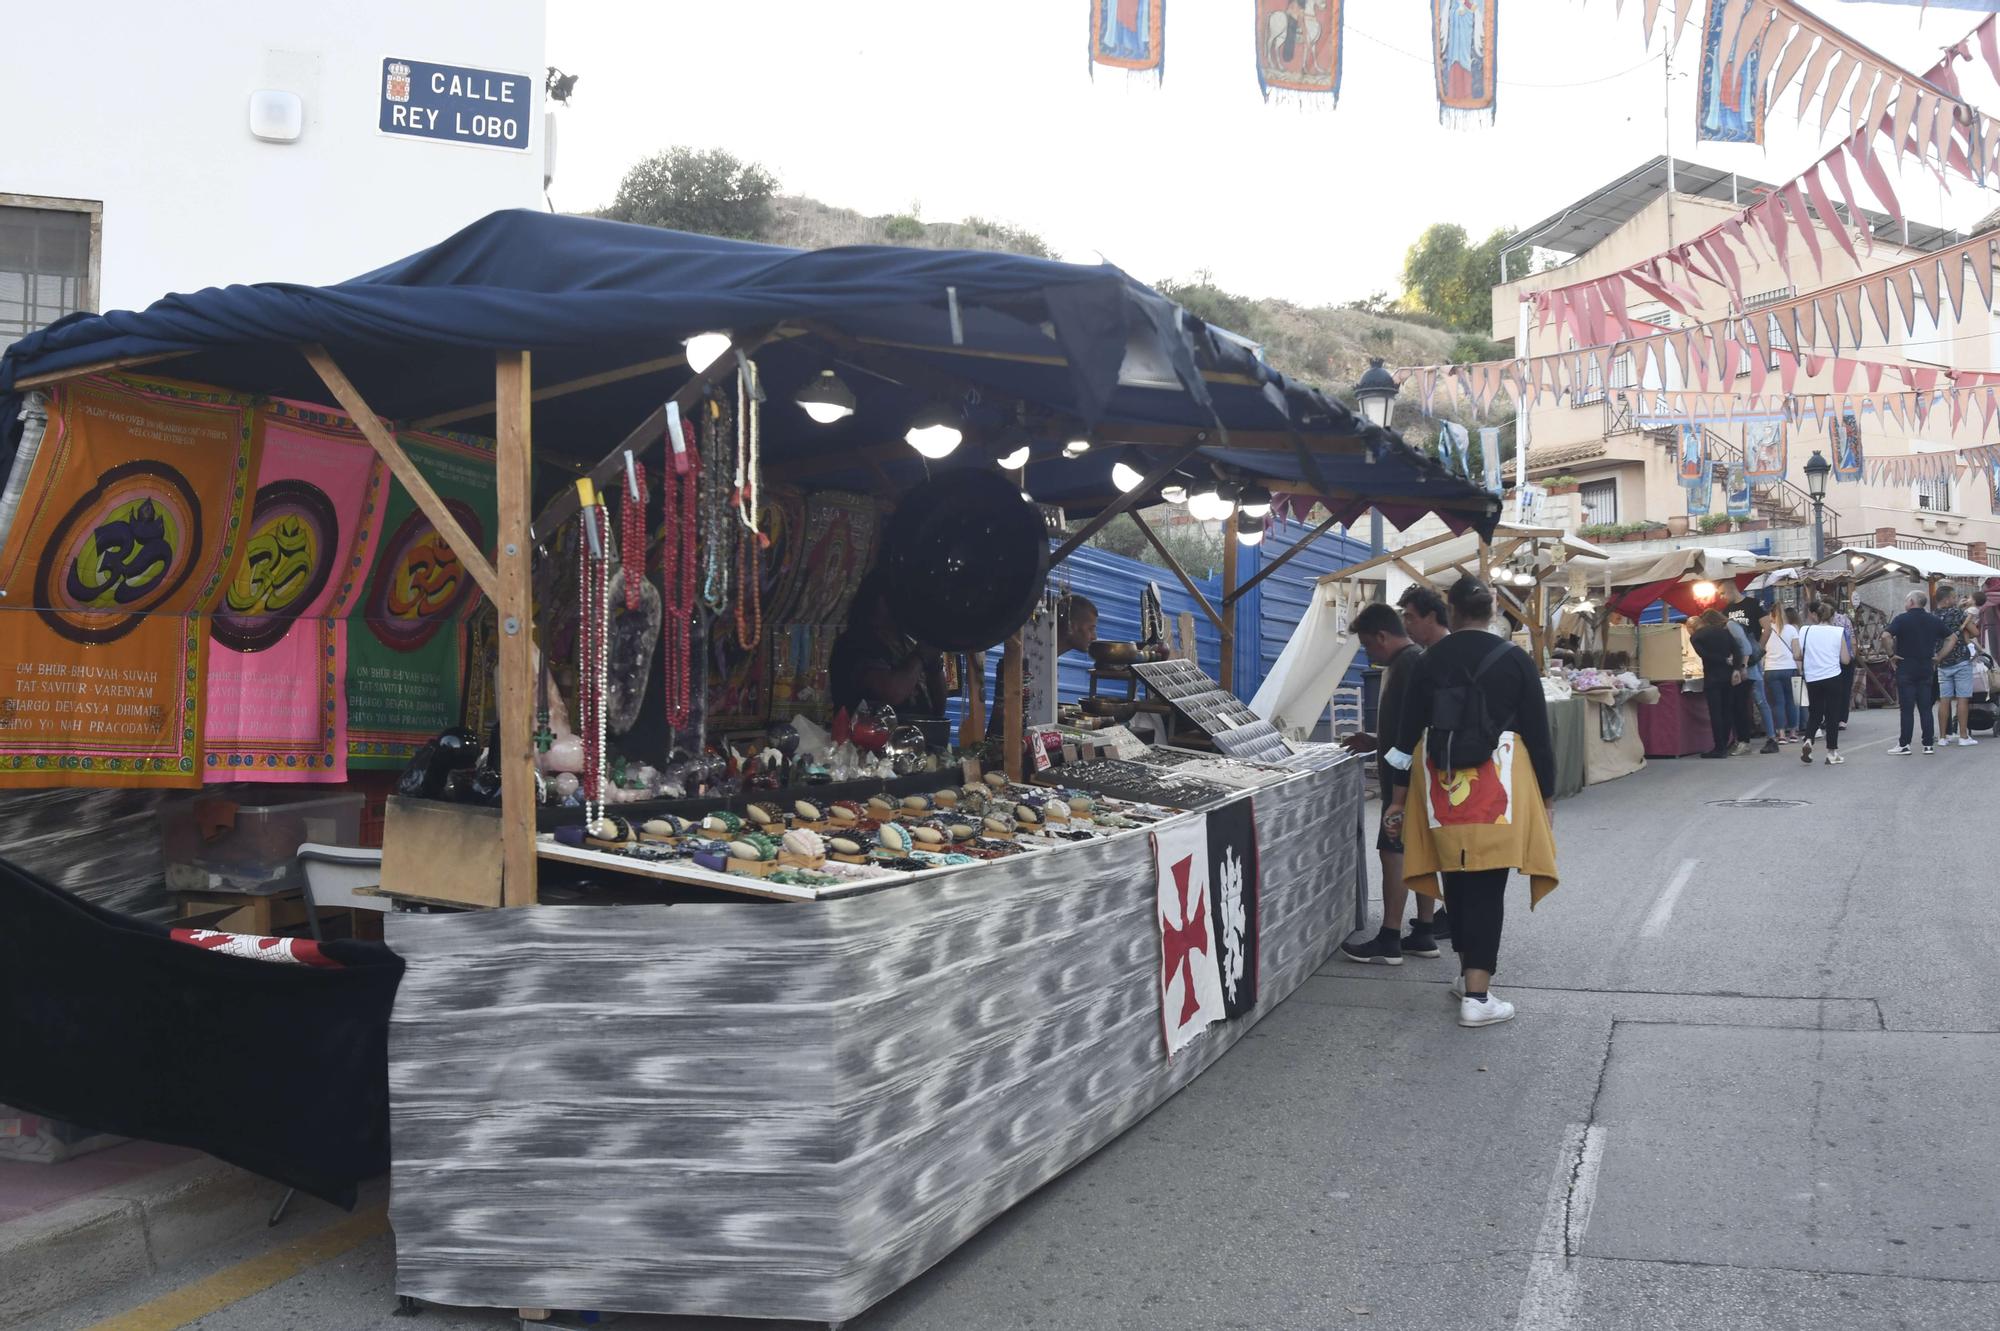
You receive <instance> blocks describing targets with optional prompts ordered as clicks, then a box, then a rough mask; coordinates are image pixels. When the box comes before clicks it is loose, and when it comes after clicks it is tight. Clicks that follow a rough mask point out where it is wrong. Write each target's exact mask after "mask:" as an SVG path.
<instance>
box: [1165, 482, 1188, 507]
mask: <svg viewBox="0 0 2000 1331" xmlns="http://www.w3.org/2000/svg"><path fill="white" fill-rule="evenodd" d="M1187 497H1188V496H1187V487H1186V486H1185V485H1176V484H1174V483H1173V482H1171V481H1170V482H1168V483H1167V484H1165V485H1163V486H1161V487H1160V498H1161V499H1164V500H1165V501H1166V502H1167V503H1169V504H1185V503H1186V502H1187Z"/></svg>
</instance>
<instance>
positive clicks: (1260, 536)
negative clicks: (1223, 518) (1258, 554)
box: [1236, 513, 1264, 545]
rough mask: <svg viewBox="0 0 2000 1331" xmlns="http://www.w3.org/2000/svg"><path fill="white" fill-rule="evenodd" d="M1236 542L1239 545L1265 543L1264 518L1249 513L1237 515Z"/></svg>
mask: <svg viewBox="0 0 2000 1331" xmlns="http://www.w3.org/2000/svg"><path fill="white" fill-rule="evenodd" d="M1236 543H1237V544H1238V545H1262V544H1263V543H1264V520H1263V519H1262V518H1253V517H1251V516H1250V515H1249V514H1248V513H1238V514H1237V515H1236Z"/></svg>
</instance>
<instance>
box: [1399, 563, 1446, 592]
mask: <svg viewBox="0 0 2000 1331" xmlns="http://www.w3.org/2000/svg"><path fill="white" fill-rule="evenodd" d="M1389 562H1390V563H1392V564H1394V565H1395V566H1396V567H1397V568H1399V569H1401V570H1403V572H1404V574H1405V575H1407V576H1408V577H1409V578H1410V580H1411V581H1413V582H1420V583H1422V584H1423V585H1424V586H1426V587H1428V588H1430V589H1431V590H1432V591H1436V590H1437V584H1436V583H1435V582H1432V581H1431V575H1430V574H1428V573H1426V572H1424V571H1423V570H1422V569H1420V568H1418V567H1417V566H1416V565H1414V564H1412V563H1410V562H1409V561H1408V560H1406V559H1404V558H1402V557H1401V555H1400V554H1399V555H1397V556H1396V557H1394V558H1392V559H1390V561H1389Z"/></svg>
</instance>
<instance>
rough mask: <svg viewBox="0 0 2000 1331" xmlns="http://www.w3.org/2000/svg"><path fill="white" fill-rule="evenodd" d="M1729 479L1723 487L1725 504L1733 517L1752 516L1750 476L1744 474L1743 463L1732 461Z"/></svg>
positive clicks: (1728, 473)
mask: <svg viewBox="0 0 2000 1331" xmlns="http://www.w3.org/2000/svg"><path fill="white" fill-rule="evenodd" d="M1726 474H1727V477H1728V479H1727V480H1726V481H1725V482H1724V484H1723V487H1722V493H1723V498H1724V502H1725V506H1726V508H1727V510H1728V513H1729V516H1730V517H1732V518H1747V517H1749V516H1750V478H1749V477H1748V476H1746V475H1744V472H1743V464H1742V463H1741V462H1732V463H1730V464H1729V470H1728V472H1727V473H1726Z"/></svg>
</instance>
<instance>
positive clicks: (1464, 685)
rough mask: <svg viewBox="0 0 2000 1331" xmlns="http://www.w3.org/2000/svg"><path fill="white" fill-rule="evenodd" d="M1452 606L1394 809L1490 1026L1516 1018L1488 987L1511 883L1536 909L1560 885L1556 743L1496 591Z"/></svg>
mask: <svg viewBox="0 0 2000 1331" xmlns="http://www.w3.org/2000/svg"><path fill="white" fill-rule="evenodd" d="M1447 601H1448V603H1449V605H1450V610H1451V628H1452V631H1451V634H1450V636H1448V637H1446V638H1445V639H1444V640H1443V641H1442V642H1440V643H1439V644H1438V645H1437V646H1435V647H1432V648H1429V649H1427V650H1426V651H1425V652H1424V654H1423V656H1422V657H1420V658H1419V659H1418V661H1417V663H1416V669H1415V670H1414V671H1413V672H1412V674H1411V676H1410V685H1409V692H1408V693H1407V694H1406V695H1405V696H1404V698H1403V702H1402V717H1401V721H1400V724H1399V726H1398V728H1397V732H1396V736H1395V741H1394V743H1395V747H1394V748H1393V749H1391V750H1390V752H1389V764H1390V766H1391V767H1392V768H1394V769H1395V781H1396V787H1395V796H1394V803H1393V805H1392V808H1393V810H1394V811H1395V812H1397V813H1403V814H1405V815H1406V816H1405V818H1404V823H1403V845H1404V860H1403V872H1404V874H1405V876H1406V880H1407V881H1408V882H1409V884H1410V886H1411V888H1412V889H1414V890H1415V891H1418V892H1422V893H1431V892H1437V891H1440V890H1442V892H1443V894H1444V900H1445V904H1446V906H1448V907H1449V908H1450V911H1451V918H1452V948H1453V950H1454V951H1456V952H1457V953H1458V961H1459V982H1458V984H1457V985H1455V986H1453V988H1452V991H1451V992H1452V995H1453V996H1454V997H1455V998H1456V999H1457V1000H1458V1024H1459V1025H1461V1026H1491V1025H1494V1024H1496V1023H1499V1022H1503V1021H1508V1020H1511V1019H1512V1018H1513V1016H1514V1005H1513V1004H1512V1003H1510V1002H1507V1001H1505V1000H1504V999H1501V998H1499V997H1497V996H1495V995H1494V993H1493V992H1492V987H1491V986H1492V981H1493V975H1494V973H1495V972H1496V971H1498V970H1499V966H1500V935H1501V931H1502V929H1503V927H1504V925H1505V922H1506V891H1507V878H1508V875H1509V873H1510V872H1511V871H1513V870H1516V869H1518V870H1520V871H1521V872H1522V873H1524V874H1526V875H1527V876H1528V879H1529V891H1530V896H1529V901H1530V904H1531V905H1532V904H1534V903H1535V902H1539V901H1540V900H1541V899H1542V898H1543V897H1544V896H1546V895H1547V894H1548V893H1549V892H1551V891H1553V890H1554V889H1555V886H1556V842H1555V821H1554V819H1555V814H1554V805H1553V803H1552V801H1553V800H1554V798H1555V783H1556V756H1555V746H1554V744H1553V743H1551V741H1550V737H1549V713H1548V704H1547V703H1546V702H1545V701H1543V697H1542V681H1541V678H1540V677H1539V675H1538V674H1537V673H1536V670H1535V665H1534V662H1532V661H1530V660H1529V659H1528V654H1527V653H1526V652H1524V651H1522V650H1521V649H1520V648H1518V647H1516V646H1514V645H1513V644H1512V643H1510V642H1508V641H1506V640H1505V639H1504V638H1500V637H1498V636H1497V635H1495V634H1494V633H1493V632H1492V631H1491V629H1490V628H1489V627H1488V626H1489V625H1490V624H1491V623H1492V620H1493V592H1492V590H1491V589H1490V588H1489V587H1487V586H1486V584H1485V583H1483V582H1481V581H1480V580H1479V579H1477V578H1473V577H1465V578H1461V579H1459V580H1458V581H1457V582H1456V583H1454V584H1453V585H1452V588H1451V591H1450V593H1449V594H1448V596H1447ZM1725 636H1726V633H1725ZM1413 791H1414V798H1413V797H1412V792H1413ZM1440 880H1441V883H1442V886H1441V888H1440V885H1439V884H1440Z"/></svg>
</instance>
